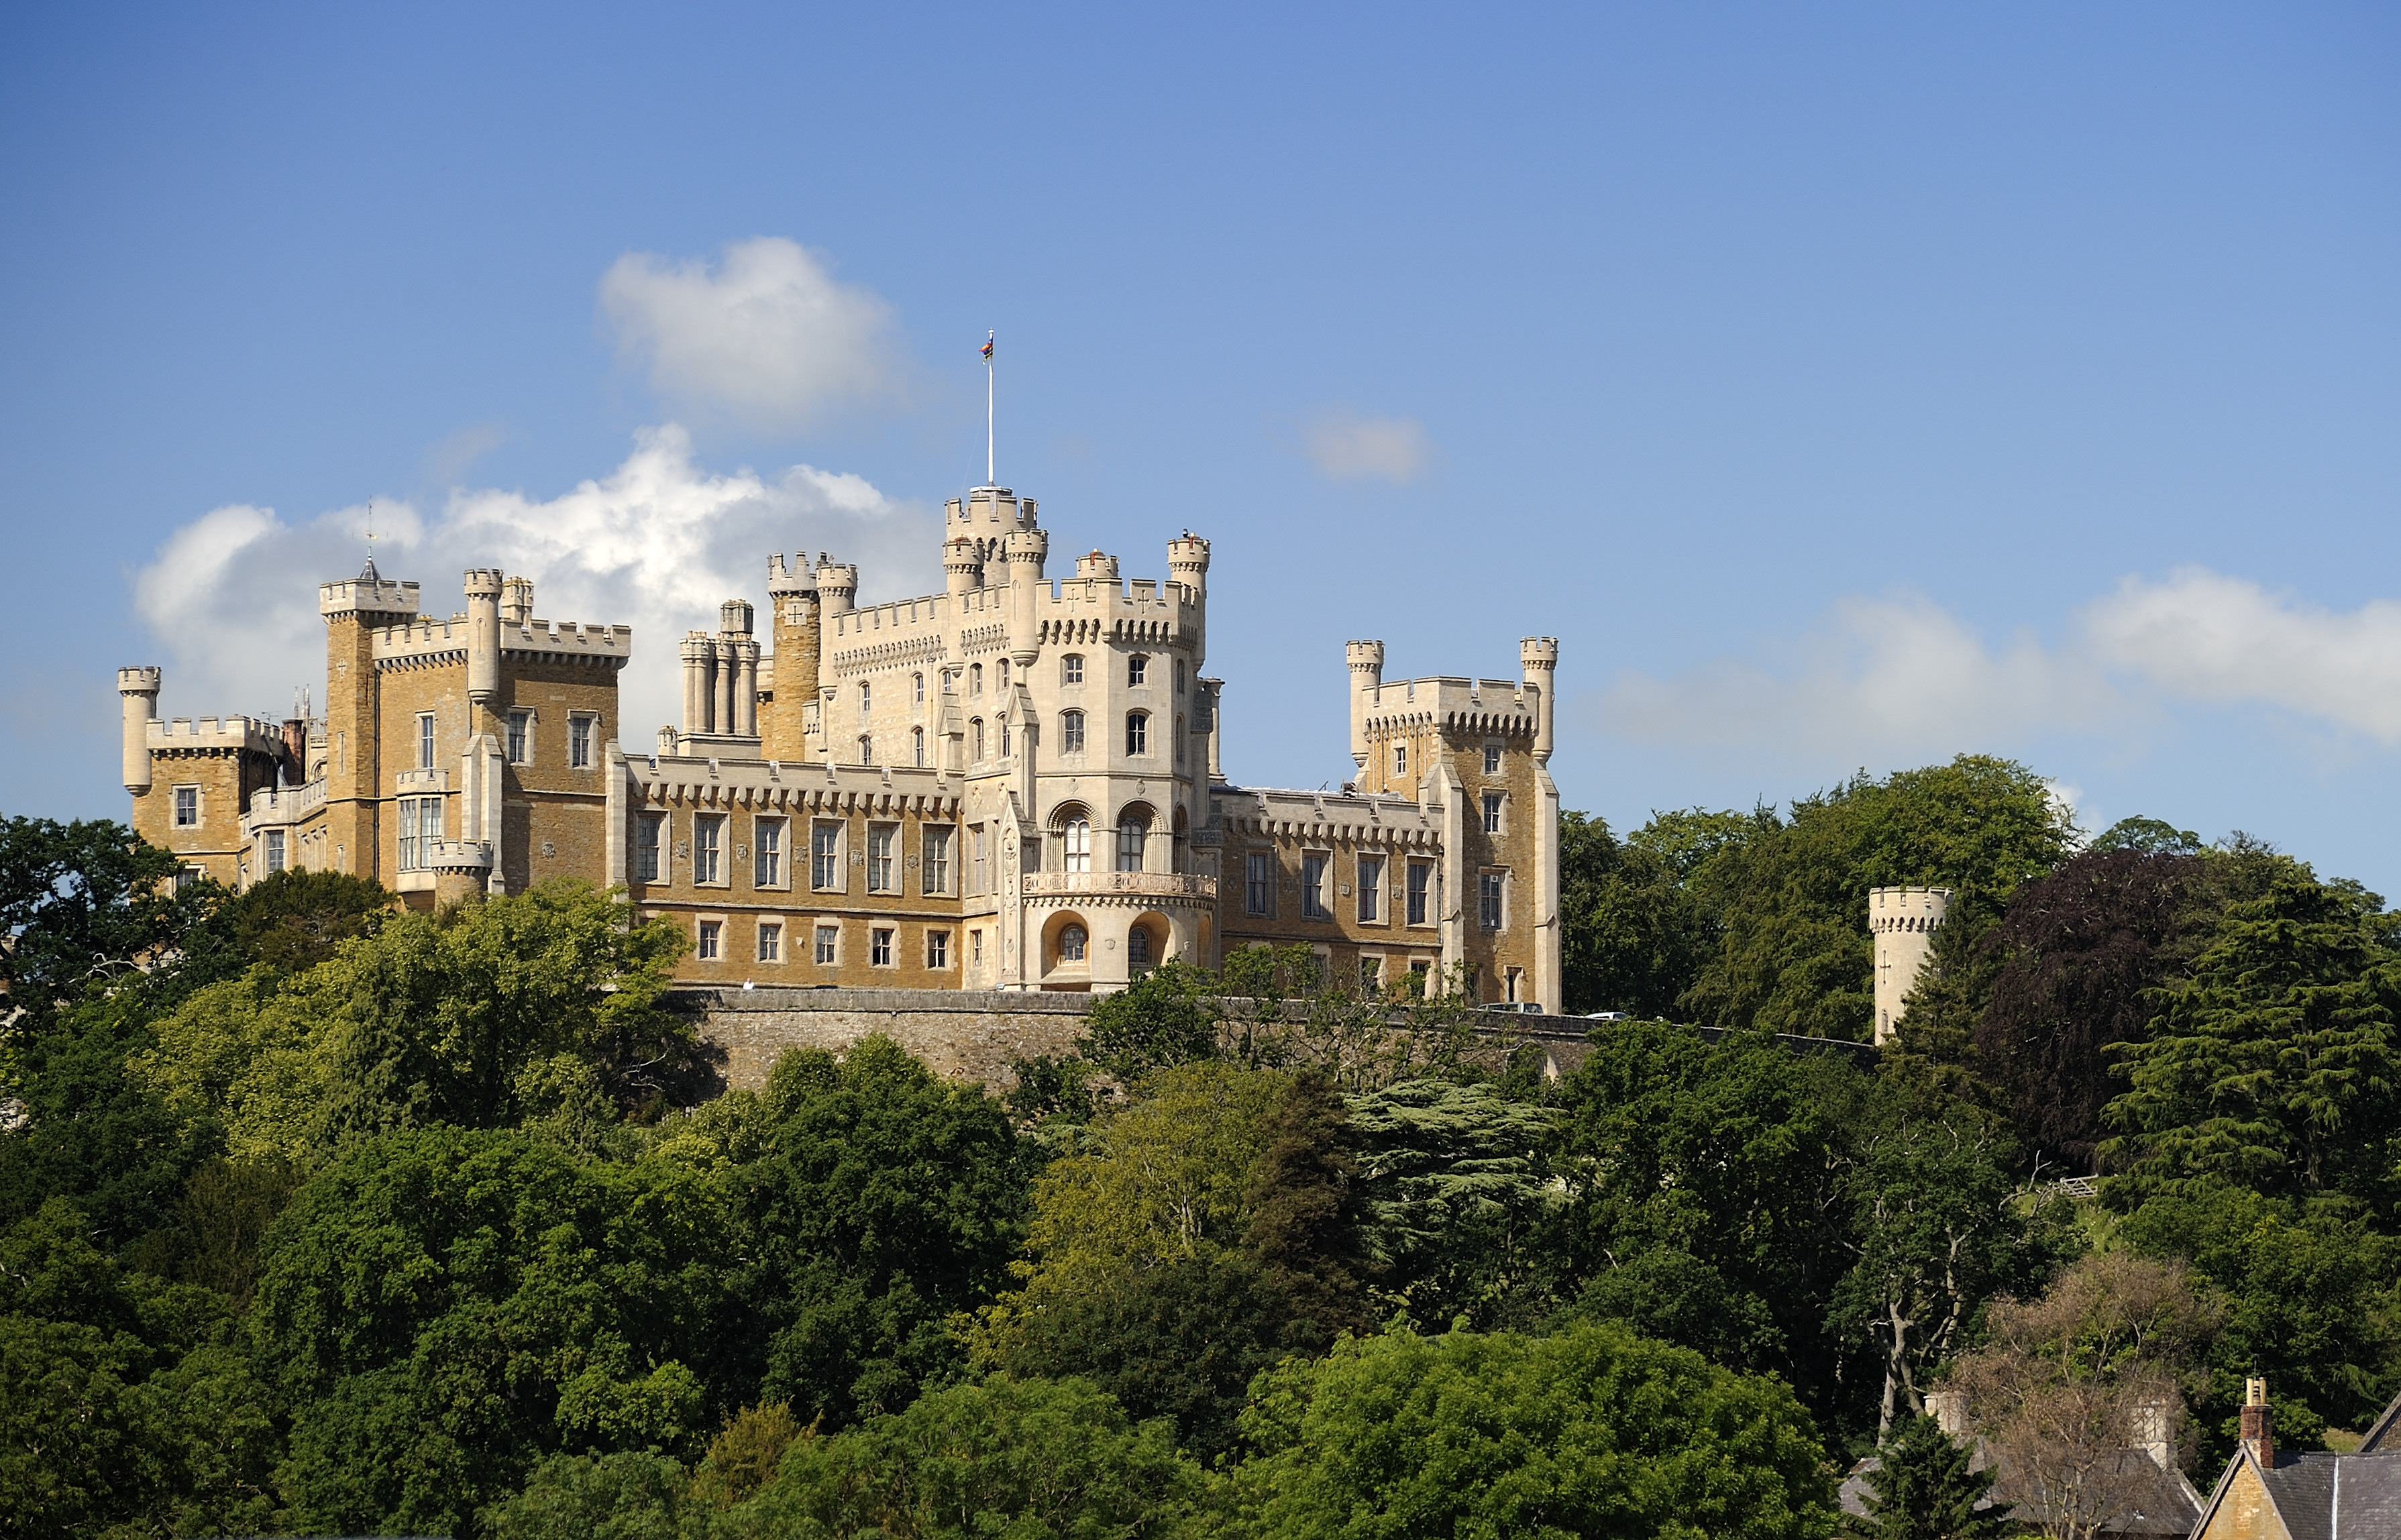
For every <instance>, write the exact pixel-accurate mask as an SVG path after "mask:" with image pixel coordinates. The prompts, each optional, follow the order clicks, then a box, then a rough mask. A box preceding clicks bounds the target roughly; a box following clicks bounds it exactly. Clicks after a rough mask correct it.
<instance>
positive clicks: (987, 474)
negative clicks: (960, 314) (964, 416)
mask: <svg viewBox="0 0 2401 1540" xmlns="http://www.w3.org/2000/svg"><path fill="white" fill-rule="evenodd" d="M993 335H994V334H992V333H991V332H986V333H984V334H983V484H984V485H986V486H997V485H999V484H1000V483H999V482H998V481H997V480H996V479H995V476H994V475H993V468H992V464H993V462H992V342H993Z"/></svg>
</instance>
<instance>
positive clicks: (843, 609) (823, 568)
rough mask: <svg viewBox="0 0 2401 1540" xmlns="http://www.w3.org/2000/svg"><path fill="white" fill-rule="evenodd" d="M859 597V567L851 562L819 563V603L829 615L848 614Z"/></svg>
mask: <svg viewBox="0 0 2401 1540" xmlns="http://www.w3.org/2000/svg"><path fill="white" fill-rule="evenodd" d="M857 601H858V566H857V565H856V564H854V563H850V562H819V563H818V564H817V603H818V605H819V606H821V607H822V608H823V609H824V611H825V613H826V614H828V615H847V614H849V613H850V611H851V609H852V608H853V606H855V605H856V603H857Z"/></svg>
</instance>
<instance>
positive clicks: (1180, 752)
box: [1175, 716, 1184, 765]
mask: <svg viewBox="0 0 2401 1540" xmlns="http://www.w3.org/2000/svg"><path fill="white" fill-rule="evenodd" d="M1175 762H1176V763H1177V764H1179V765H1180V764H1182V763H1184V718H1183V717H1181V716H1179V717H1177V718H1176V719H1175Z"/></svg>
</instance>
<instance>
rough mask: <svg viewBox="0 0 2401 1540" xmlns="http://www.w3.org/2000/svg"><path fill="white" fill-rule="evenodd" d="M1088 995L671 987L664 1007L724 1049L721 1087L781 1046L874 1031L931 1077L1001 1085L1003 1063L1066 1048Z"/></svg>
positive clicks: (752, 1080) (760, 1070)
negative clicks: (694, 1020)
mask: <svg viewBox="0 0 2401 1540" xmlns="http://www.w3.org/2000/svg"><path fill="white" fill-rule="evenodd" d="M1092 1000H1093V997H1092V996H1091V995H1066V994H1022V993H1015V992H1008V991H1002V990H985V989H789V988H761V989H741V988H698V989H695V988H681V989H676V990H674V991H672V992H671V993H670V994H669V995H668V996H667V1002H666V1003H667V1006H668V1008H669V1009H670V1010H673V1011H675V1012H677V1013H678V1014H679V1015H688V1016H696V1017H698V1018H699V1022H700V1036H701V1038H702V1040H703V1041H705V1042H707V1043H711V1044H713V1045H714V1046H715V1047H716V1048H717V1049H718V1050H719V1051H720V1052H721V1053H722V1054H723V1055H724V1060H723V1062H722V1063H721V1064H720V1066H719V1070H718V1072H719V1073H720V1074H721V1075H722V1076H723V1077H724V1079H725V1083H726V1084H727V1085H729V1086H741V1087H744V1088H746V1089H749V1090H757V1089H758V1088H759V1087H760V1086H761V1085H764V1084H765V1083H767V1071H768V1070H772V1069H774V1068H775V1060H776V1059H777V1058H779V1057H780V1056H782V1055H783V1054H784V1052H785V1050H787V1049H790V1048H823V1049H826V1050H827V1051H828V1052H830V1053H835V1054H839V1053H843V1052H844V1051H845V1050H847V1049H848V1048H849V1047H850V1046H851V1044H853V1043H857V1042H858V1041H859V1040H860V1039H861V1038H864V1037H867V1036H869V1035H870V1034H871V1033H875V1032H881V1033H883V1034H884V1035H885V1036H886V1037H888V1038H890V1039H892V1040H893V1041H894V1042H896V1043H899V1044H900V1046H901V1047H903V1048H905V1049H907V1050H908V1051H909V1052H910V1053H912V1054H913V1055H915V1056H917V1057H918V1058H920V1059H923V1060H924V1061H925V1062H926V1065H927V1067H929V1068H930V1069H932V1070H933V1071H934V1072H935V1073H936V1074H939V1075H949V1076H952V1077H954V1078H955V1079H960V1080H973V1081H979V1082H981V1083H983V1084H985V1085H988V1086H991V1087H993V1088H994V1089H995V1090H997V1089H999V1088H1000V1087H1002V1086H1005V1085H1008V1084H1009V1083H1011V1078H1012V1077H1011V1076H1010V1075H1009V1073H1008V1061H1009V1060H1010V1059H1012V1058H1032V1057H1035V1056H1036V1055H1040V1054H1067V1053H1073V1052H1074V1051H1075V1047H1076V1040H1077V1037H1079V1036H1081V1035H1082V1033H1083V1030H1084V1017H1085V1015H1086V1014H1087V1013H1089V1012H1090V1011H1091V1008H1092Z"/></svg>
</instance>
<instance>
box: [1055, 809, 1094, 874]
mask: <svg viewBox="0 0 2401 1540" xmlns="http://www.w3.org/2000/svg"><path fill="white" fill-rule="evenodd" d="M1065 833H1066V839H1065V846H1066V856H1065V860H1064V862H1063V864H1062V865H1061V866H1060V868H1059V869H1060V870H1062V871H1070V872H1088V871H1091V869H1092V823H1091V819H1089V818H1086V817H1084V816H1083V815H1081V814H1080V813H1079V814H1077V816H1076V817H1073V818H1070V819H1068V820H1067V824H1066V830H1065Z"/></svg>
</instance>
